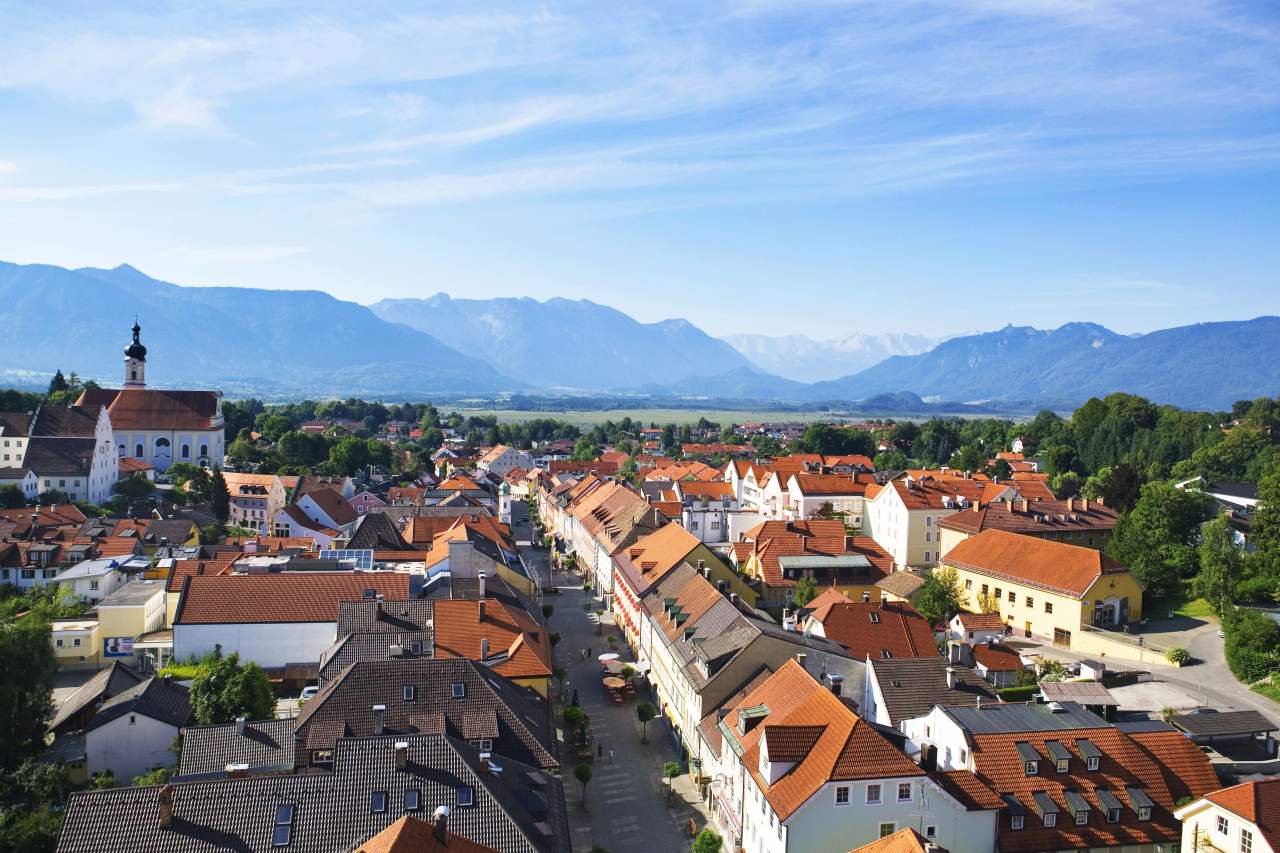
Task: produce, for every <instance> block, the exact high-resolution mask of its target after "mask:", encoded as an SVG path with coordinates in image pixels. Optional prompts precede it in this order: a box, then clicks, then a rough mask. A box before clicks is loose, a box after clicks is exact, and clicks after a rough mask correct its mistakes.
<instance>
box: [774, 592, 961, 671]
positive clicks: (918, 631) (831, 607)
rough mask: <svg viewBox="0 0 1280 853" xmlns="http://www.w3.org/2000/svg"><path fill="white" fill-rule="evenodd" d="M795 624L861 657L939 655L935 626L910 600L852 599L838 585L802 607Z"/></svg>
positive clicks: (887, 657) (864, 658)
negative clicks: (901, 601)
mask: <svg viewBox="0 0 1280 853" xmlns="http://www.w3.org/2000/svg"><path fill="white" fill-rule="evenodd" d="M783 625H784V627H785V626H786V625H787V620H786V619H785V618H784V620H783ZM794 628H795V629H796V630H799V631H803V632H805V633H809V634H812V635H814V636H817V637H825V638H827V639H828V640H834V641H835V642H837V643H839V644H840V645H842V646H844V647H845V648H846V649H848V650H849V651H850V653H851V654H852V655H853V656H854V657H855V658H857V659H858V660H866V659H867V658H869V657H871V658H881V659H883V660H889V659H890V658H918V657H937V656H938V644H937V642H936V641H935V640H934V638H933V628H932V627H931V626H930V625H929V622H928V620H926V619H925V618H924V617H923V616H921V615H920V614H919V612H917V611H916V609H915V608H914V607H912V606H911V605H910V604H905V603H900V602H894V603H890V602H886V601H883V600H882V601H879V602H863V601H850V600H849V599H848V598H847V597H846V596H845V595H844V594H843V593H841V592H840V591H838V590H836V589H834V588H828V589H826V590H825V591H824V592H823V593H822V595H820V596H818V597H817V598H816V599H814V600H813V601H811V602H809V604H808V605H806V606H805V607H803V608H801V609H800V611H799V613H798V614H797V617H796V621H795V623H794Z"/></svg>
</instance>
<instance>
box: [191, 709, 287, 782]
mask: <svg viewBox="0 0 1280 853" xmlns="http://www.w3.org/2000/svg"><path fill="white" fill-rule="evenodd" d="M293 726H294V721H293V720H291V719H290V720H260V721H258V722H247V723H245V726H244V731H243V732H237V731H236V727H235V726H234V725H229V726H192V727H189V728H185V729H183V730H182V759H181V761H180V762H179V763H178V772H177V775H178V776H199V775H201V774H206V773H214V774H218V775H221V774H223V773H225V772H226V767H227V765H228V764H231V763H236V764H248V765H249V768H250V770H251V771H252V770H291V769H292V768H293Z"/></svg>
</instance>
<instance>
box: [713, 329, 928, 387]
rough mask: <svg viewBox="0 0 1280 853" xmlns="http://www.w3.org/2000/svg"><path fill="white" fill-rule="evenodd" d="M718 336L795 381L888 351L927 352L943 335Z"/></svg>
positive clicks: (841, 370)
mask: <svg viewBox="0 0 1280 853" xmlns="http://www.w3.org/2000/svg"><path fill="white" fill-rule="evenodd" d="M721 340H723V341H724V342H725V343H727V344H729V345H730V346H732V347H733V348H734V349H736V350H737V351H738V352H740V353H742V354H743V355H744V356H746V357H747V358H748V359H749V360H750V361H751V362H752V363H753V364H755V365H756V366H757V367H759V368H760V369H762V370H764V371H765V372H767V373H773V374H776V375H778V376H781V377H783V378H786V379H791V380H794V381H796V382H822V381H824V380H830V379H840V378H842V377H845V376H848V375H850V374H853V373H857V372H858V371H860V370H866V369H867V368H868V367H871V366H873V365H875V364H879V363H880V362H882V361H884V360H885V359H886V358H888V357H889V356H891V355H916V354H918V353H922V352H928V351H929V350H931V349H933V348H934V347H935V346H937V345H938V343H940V342H941V341H943V340H946V339H945V338H937V337H927V336H925V335H911V334H899V333H893V332H884V333H881V334H864V333H855V334H852V335H849V336H848V337H845V338H840V339H838V340H822V341H818V340H814V339H813V338H810V337H808V336H806V335H783V336H781V337H770V336H768V335H727V336H725V337H724V338H722V339H721Z"/></svg>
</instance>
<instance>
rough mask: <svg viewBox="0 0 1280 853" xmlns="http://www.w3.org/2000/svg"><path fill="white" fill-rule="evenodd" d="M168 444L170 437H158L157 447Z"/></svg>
mask: <svg viewBox="0 0 1280 853" xmlns="http://www.w3.org/2000/svg"><path fill="white" fill-rule="evenodd" d="M168 446H169V439H167V438H163V437H161V438H157V439H156V447H168Z"/></svg>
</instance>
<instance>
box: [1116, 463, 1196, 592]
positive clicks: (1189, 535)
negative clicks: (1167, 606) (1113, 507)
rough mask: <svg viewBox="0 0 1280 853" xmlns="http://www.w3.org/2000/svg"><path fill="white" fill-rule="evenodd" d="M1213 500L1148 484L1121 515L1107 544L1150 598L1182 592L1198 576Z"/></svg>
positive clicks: (1172, 487) (1160, 484)
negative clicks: (1200, 544) (1200, 543)
mask: <svg viewBox="0 0 1280 853" xmlns="http://www.w3.org/2000/svg"><path fill="white" fill-rule="evenodd" d="M1211 504H1212V502H1211V500H1210V498H1209V497H1208V496H1206V495H1204V494H1201V493H1200V492H1198V491H1195V490H1183V489H1178V488H1175V487H1174V486H1172V485H1170V484H1168V483H1148V484H1147V485H1145V486H1143V487H1142V493H1141V497H1139V498H1138V502H1137V504H1136V505H1135V506H1134V508H1133V511H1132V512H1130V513H1128V514H1126V515H1124V516H1121V518H1120V521H1119V522H1118V523H1117V524H1116V530H1115V534H1114V535H1113V536H1112V538H1111V541H1110V543H1109V544H1108V550H1109V551H1110V553H1111V556H1112V557H1115V558H1116V559H1117V560H1119V561H1120V562H1121V563H1123V564H1125V565H1126V566H1128V567H1129V569H1130V571H1132V572H1133V575H1134V577H1135V578H1137V579H1138V582H1139V583H1141V584H1142V585H1143V586H1144V587H1145V588H1146V590H1147V592H1148V593H1149V594H1151V595H1171V594H1173V593H1175V592H1178V591H1179V589H1180V587H1181V582H1182V581H1183V580H1185V579H1188V578H1190V577H1192V576H1193V575H1195V573H1196V562H1197V554H1196V539H1197V538H1198V536H1199V534H1200V524H1201V522H1203V521H1204V520H1205V518H1206V517H1207V516H1208V515H1209V509H1210V506H1211Z"/></svg>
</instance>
